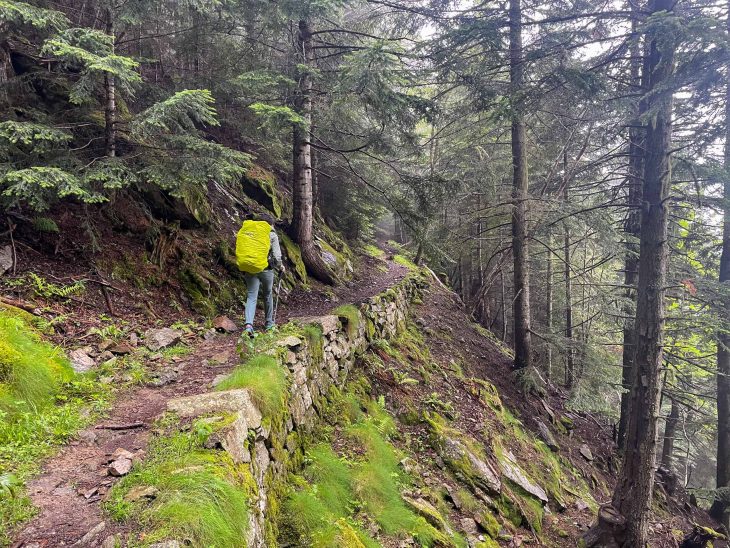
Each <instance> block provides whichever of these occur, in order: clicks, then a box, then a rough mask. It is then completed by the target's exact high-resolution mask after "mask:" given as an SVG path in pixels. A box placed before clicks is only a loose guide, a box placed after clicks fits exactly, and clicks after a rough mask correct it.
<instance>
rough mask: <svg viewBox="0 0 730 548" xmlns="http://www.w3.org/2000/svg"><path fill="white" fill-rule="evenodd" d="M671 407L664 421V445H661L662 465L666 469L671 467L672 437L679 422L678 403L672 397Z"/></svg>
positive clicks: (672, 455) (672, 453)
mask: <svg viewBox="0 0 730 548" xmlns="http://www.w3.org/2000/svg"><path fill="white" fill-rule="evenodd" d="M671 401H672V409H671V411H670V412H669V416H668V417H667V420H666V422H665V423H664V445H663V446H662V460H661V462H662V466H664V467H665V468H666V469H667V470H671V469H672V458H673V457H674V439H675V438H676V435H677V424H679V404H678V403H677V400H675V399H674V398H672V399H671Z"/></svg>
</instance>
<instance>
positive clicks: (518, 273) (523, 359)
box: [509, 0, 532, 369]
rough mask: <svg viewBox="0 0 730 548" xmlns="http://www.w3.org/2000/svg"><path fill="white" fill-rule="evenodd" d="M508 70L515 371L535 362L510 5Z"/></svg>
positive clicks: (518, 9)
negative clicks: (510, 103)
mask: <svg viewBox="0 0 730 548" xmlns="http://www.w3.org/2000/svg"><path fill="white" fill-rule="evenodd" d="M509 24H510V27H509V71H510V84H511V96H512V200H513V202H514V204H513V207H512V252H513V257H514V292H515V295H514V300H513V304H512V308H513V315H514V339H515V340H514V344H515V361H514V367H515V369H521V368H524V367H529V366H530V365H531V361H532V341H531V332H530V273H529V249H528V243H527V200H528V179H527V154H526V146H527V143H526V136H525V120H524V113H523V108H524V106H523V104H522V93H523V88H524V83H525V65H524V57H523V51H522V6H521V3H520V0H510V3H509Z"/></svg>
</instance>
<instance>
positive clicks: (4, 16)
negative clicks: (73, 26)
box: [0, 0, 69, 29]
mask: <svg viewBox="0 0 730 548" xmlns="http://www.w3.org/2000/svg"><path fill="white" fill-rule="evenodd" d="M0 22H3V23H9V24H13V25H26V26H31V27H35V28H38V29H61V28H63V27H65V26H66V25H67V24H68V23H69V21H68V19H67V18H66V16H65V15H64V14H63V13H61V12H60V11H56V10H49V9H45V8H39V7H37V6H34V5H32V4H27V3H25V2H15V1H13V0H0Z"/></svg>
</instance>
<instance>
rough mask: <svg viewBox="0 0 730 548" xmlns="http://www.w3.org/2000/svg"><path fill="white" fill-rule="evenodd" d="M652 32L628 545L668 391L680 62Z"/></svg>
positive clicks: (616, 502)
mask: <svg viewBox="0 0 730 548" xmlns="http://www.w3.org/2000/svg"><path fill="white" fill-rule="evenodd" d="M673 7H674V1H673V0H651V1H650V3H649V12H650V13H657V12H661V11H666V12H669V13H671V12H672V11H673ZM648 32H649V34H647V40H650V41H649V47H648V56H647V61H646V62H645V63H644V70H645V72H644V81H645V82H646V83H647V84H648V85H647V86H646V87H647V91H648V92H649V93H650V95H649V97H648V99H647V107H648V110H649V111H651V112H653V113H654V117H653V119H652V123H651V124H649V125H648V126H647V132H646V144H645V147H644V155H645V156H644V188H643V207H642V212H641V238H640V247H639V249H640V255H639V279H638V284H637V298H636V323H635V329H636V352H635V354H634V368H635V374H634V379H633V382H632V387H631V400H630V404H629V406H630V409H631V413H630V416H629V421H628V424H627V428H626V443H625V450H624V454H623V461H622V466H621V471H620V473H619V477H618V481H617V482H616V489H615V491H614V494H613V499H612V502H611V507H612V508H613V509H614V510H615V511H616V512H617V513H618V514H619V515H621V516H623V518H624V521H625V523H624V524H623V526H622V527H621V528H620V529H619V530H616V531H613V532H612V533H611V535H612V537H613V538H614V540H615V541H616V542H617V543H618V544H619V545H621V546H624V547H627V548H628V547H630V548H635V547H638V546H645V545H646V541H647V525H648V515H649V511H650V509H651V498H652V492H653V487H654V469H655V465H656V450H657V423H658V417H659V400H660V396H661V391H662V390H661V389H662V376H661V375H660V372H661V367H662V359H663V355H662V343H663V338H664V290H665V285H666V270H667V251H668V245H667V225H668V219H669V207H668V206H669V202H668V199H669V190H670V181H671V163H670V150H671V137H672V90H671V88H668V87H667V86H666V83H667V80H668V79H669V78H670V76H671V74H672V72H673V70H674V50H675V45H674V42H673V41H672V40H671V39H669V40H667V36H666V35H661V36H660V35H659V33H661V32H662V31H657V30H649V31H648ZM598 527H599V528H600V524H599V526H598ZM593 545H595V543H594V544H593Z"/></svg>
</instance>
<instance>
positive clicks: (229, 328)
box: [213, 316, 238, 333]
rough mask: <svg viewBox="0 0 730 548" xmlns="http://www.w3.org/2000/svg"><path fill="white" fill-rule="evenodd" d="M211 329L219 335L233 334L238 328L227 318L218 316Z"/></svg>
mask: <svg viewBox="0 0 730 548" xmlns="http://www.w3.org/2000/svg"><path fill="white" fill-rule="evenodd" d="M213 327H215V328H216V330H218V331H220V332H221V333H233V332H235V331H238V326H237V325H236V323H235V322H234V321H233V320H231V319H230V318H229V317H228V316H218V317H217V318H216V319H214V320H213Z"/></svg>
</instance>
